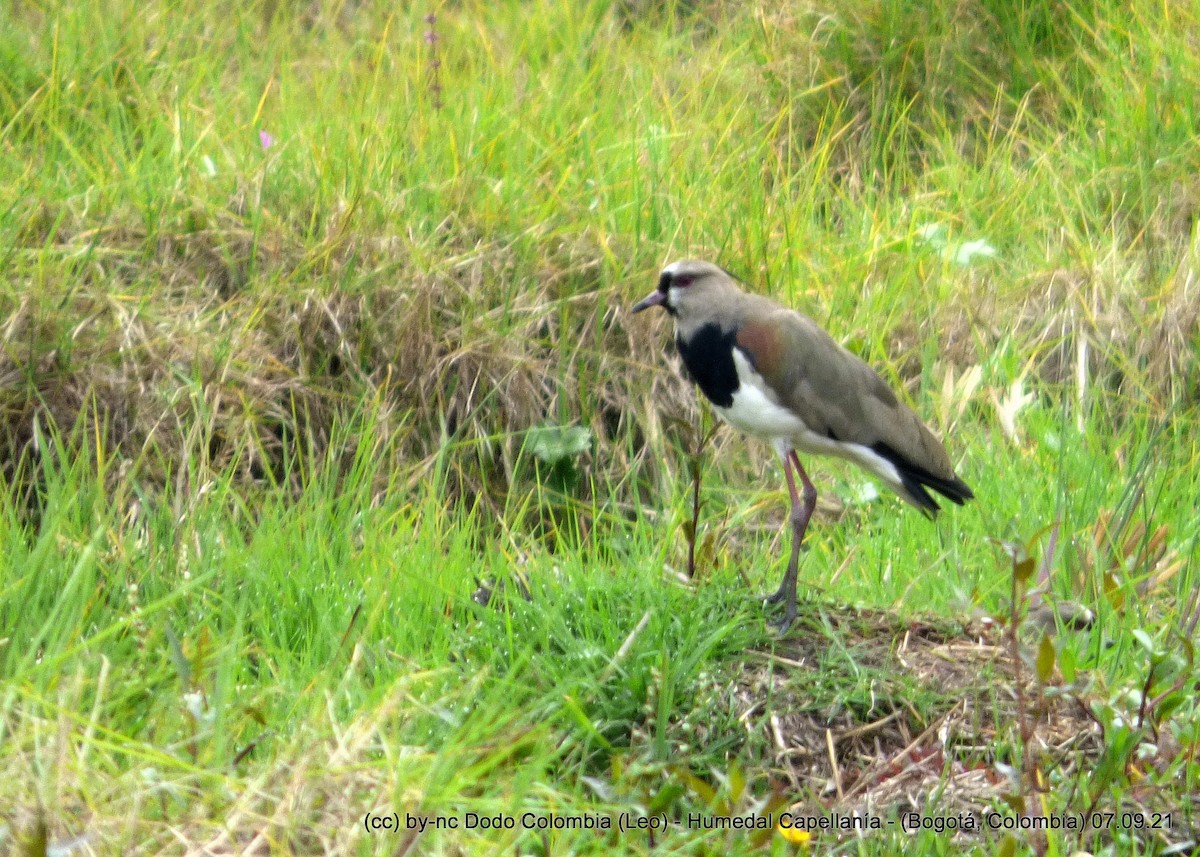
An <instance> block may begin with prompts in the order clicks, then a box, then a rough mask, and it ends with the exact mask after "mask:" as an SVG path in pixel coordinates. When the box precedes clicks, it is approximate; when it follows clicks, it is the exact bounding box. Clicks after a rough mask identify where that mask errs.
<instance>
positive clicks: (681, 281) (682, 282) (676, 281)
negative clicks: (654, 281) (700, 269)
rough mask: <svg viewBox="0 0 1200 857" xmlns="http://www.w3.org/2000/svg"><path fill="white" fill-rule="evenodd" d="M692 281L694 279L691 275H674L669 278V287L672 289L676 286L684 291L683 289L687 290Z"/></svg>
mask: <svg viewBox="0 0 1200 857" xmlns="http://www.w3.org/2000/svg"><path fill="white" fill-rule="evenodd" d="M694 279H696V278H695V277H693V276H692V275H691V274H676V275H675V276H674V277H672V278H671V286H672V287H675V286H678V287H679V288H681V289H684V288H687V287H688V286H690V285H691V284H692V281H693V280H694Z"/></svg>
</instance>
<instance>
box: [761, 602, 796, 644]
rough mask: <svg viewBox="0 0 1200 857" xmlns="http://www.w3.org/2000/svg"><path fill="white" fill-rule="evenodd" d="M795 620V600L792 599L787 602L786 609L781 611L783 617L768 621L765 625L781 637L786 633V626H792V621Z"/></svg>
mask: <svg viewBox="0 0 1200 857" xmlns="http://www.w3.org/2000/svg"><path fill="white" fill-rule="evenodd" d="M795 621H796V602H795V600H794V599H793V600H792V601H791V603H789V604H788V606H787V609H786V610H784V611H783V617H782V618H780V619H779V621H777V622H768V623H767V625H768V626H769V627H770V628H771V630H773V631H774V632H775V634H776V636H779V637H782V636H783V635H784V634H786V633H787V630H788V628H790V627H792V623H793V622H795Z"/></svg>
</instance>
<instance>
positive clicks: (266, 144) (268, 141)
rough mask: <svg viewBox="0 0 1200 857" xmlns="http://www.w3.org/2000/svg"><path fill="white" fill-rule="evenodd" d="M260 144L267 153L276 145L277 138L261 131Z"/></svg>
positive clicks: (259, 133) (259, 134) (259, 135)
mask: <svg viewBox="0 0 1200 857" xmlns="http://www.w3.org/2000/svg"><path fill="white" fill-rule="evenodd" d="M258 142H259V144H260V145H261V146H262V147H263V151H264V152H265V151H266V150H267V149H269V148H271V147H272V146H274V145H275V138H274V137H273V136H271V135H270V134H268V133H267V132H266V131H263V130H259V132H258Z"/></svg>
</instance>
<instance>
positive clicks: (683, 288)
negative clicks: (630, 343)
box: [633, 259, 737, 318]
mask: <svg viewBox="0 0 1200 857" xmlns="http://www.w3.org/2000/svg"><path fill="white" fill-rule="evenodd" d="M730 289H734V290H736V289H737V286H736V285H735V281H734V279H733V277H732V276H730V274H729V272H728V271H726V270H725V269H724V268H722V267H720V266H718V265H714V264H713V263H712V262H704V261H700V260H698V259H683V260H681V261H678V262H672V263H671V264H670V265H667V267H665V268H663V269H662V273H661V274H659V275H658V288H657V289H655V290H654V291H653V292H651V293H650V294H649V295H648V296H647V297H645V298H644V299H643V300H641V301H638V302H637V303H636V304H634V306H633V312H635V313H638V312H641V311H642V310H644V309H649V308H650V307H652V306H660V307H662V308H663V309H665V310H666V311H667V312H669V313H670V314H671V315H673V316H676V317H677V318H688V317H689V316H693V315H698V314H702V313H704V312H707V311H709V310H711V309H712V307H713V303H714V301H716V300H719V298H720V297H721V296H722V295H724V294H726V293H727V292H729V291H730Z"/></svg>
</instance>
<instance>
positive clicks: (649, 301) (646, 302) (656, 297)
mask: <svg viewBox="0 0 1200 857" xmlns="http://www.w3.org/2000/svg"><path fill="white" fill-rule="evenodd" d="M666 302H667V296H666V295H664V294H663V293H662V292H653V293H652V294H650V295H648V296H647V297H645V298H643V299H642V300H640V301H638V302H637V303H636V304H634V305H633V309H632V310H631V311H632V312H633V314H634V315H637V314H638V313H639V312H641V311H642V310H644V309H650V307H652V306H662V305H663V304H665V303H666Z"/></svg>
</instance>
